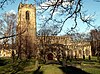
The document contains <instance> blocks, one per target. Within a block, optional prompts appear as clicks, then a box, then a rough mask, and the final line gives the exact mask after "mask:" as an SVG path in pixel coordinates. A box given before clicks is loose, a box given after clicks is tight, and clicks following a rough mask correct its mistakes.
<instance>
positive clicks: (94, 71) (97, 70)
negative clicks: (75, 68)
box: [82, 67, 100, 74]
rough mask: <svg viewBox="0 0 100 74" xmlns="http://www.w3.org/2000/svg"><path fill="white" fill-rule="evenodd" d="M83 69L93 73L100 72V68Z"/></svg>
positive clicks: (99, 73) (97, 73) (98, 73)
mask: <svg viewBox="0 0 100 74" xmlns="http://www.w3.org/2000/svg"><path fill="white" fill-rule="evenodd" d="M82 70H84V71H86V72H88V73H91V74H100V68H94V67H93V68H83V69H82Z"/></svg>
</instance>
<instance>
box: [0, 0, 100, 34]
mask: <svg viewBox="0 0 100 74" xmlns="http://www.w3.org/2000/svg"><path fill="white" fill-rule="evenodd" d="M0 1H1V0H0ZM20 1H21V0H15V3H12V4H10V3H9V4H8V5H7V4H5V6H4V9H3V10H2V9H0V14H1V13H3V12H9V11H15V12H16V13H17V11H18V5H19V3H20ZM37 1H38V0H37ZM33 2H34V0H29V1H28V2H27V3H29V4H30V3H32V4H33ZM83 4H84V8H83V11H85V10H86V11H87V14H95V16H94V18H95V22H94V23H92V24H93V25H97V26H100V2H94V1H93V0H83ZM37 19H38V18H37ZM37 22H38V20H37ZM67 24H69V25H70V24H72V23H70V21H68V22H67ZM79 24H80V25H78V27H77V29H79V30H80V32H89V30H90V29H93V28H92V27H91V28H90V29H88V30H86V24H84V23H82V22H80V21H79ZM69 25H65V26H64V28H63V31H62V32H61V33H62V34H63V33H64V32H65V31H66V27H70V26H69Z"/></svg>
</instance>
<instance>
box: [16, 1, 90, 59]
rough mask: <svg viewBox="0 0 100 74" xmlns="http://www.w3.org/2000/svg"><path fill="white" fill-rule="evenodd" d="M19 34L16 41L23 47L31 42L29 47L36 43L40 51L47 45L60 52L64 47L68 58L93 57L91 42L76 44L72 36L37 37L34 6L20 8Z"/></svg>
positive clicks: (21, 6)
mask: <svg viewBox="0 0 100 74" xmlns="http://www.w3.org/2000/svg"><path fill="white" fill-rule="evenodd" d="M17 34H18V36H17V38H16V40H17V42H21V43H18V44H19V45H21V46H23V47H24V45H25V43H27V42H29V45H30V44H31V46H33V44H34V43H35V44H37V45H40V46H39V47H38V49H41V45H43V44H45V45H46V46H45V47H46V48H47V49H48V50H49V47H48V46H50V45H52V44H54V45H53V46H52V48H55V47H57V50H58V49H59V50H58V51H60V48H61V49H62V48H63V46H64V49H66V51H65V52H66V57H67V56H73V57H74V56H76V57H78V58H81V57H83V55H85V56H91V45H90V42H85V41H83V42H74V41H73V40H72V39H71V37H70V36H37V35H36V8H35V6H33V5H32V4H21V3H20V5H19V7H18V25H17ZM20 39H21V41H20ZM25 39H26V41H27V42H25ZM55 44H56V45H55ZM62 45H63V46H62ZM59 46H60V47H59ZM58 47H59V48H58ZM33 48H34V47H33ZM51 50H52V49H50V51H51ZM54 52H55V51H54ZM53 54H54V53H53ZM55 54H56V53H55Z"/></svg>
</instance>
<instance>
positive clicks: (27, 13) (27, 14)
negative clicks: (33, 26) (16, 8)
mask: <svg viewBox="0 0 100 74" xmlns="http://www.w3.org/2000/svg"><path fill="white" fill-rule="evenodd" d="M26 20H27V21H29V20H30V15H29V11H26Z"/></svg>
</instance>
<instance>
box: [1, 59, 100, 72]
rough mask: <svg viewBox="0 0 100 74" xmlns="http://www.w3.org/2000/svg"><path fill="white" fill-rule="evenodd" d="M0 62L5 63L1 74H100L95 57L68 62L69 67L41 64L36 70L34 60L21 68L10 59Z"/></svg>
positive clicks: (23, 64)
mask: <svg viewBox="0 0 100 74" xmlns="http://www.w3.org/2000/svg"><path fill="white" fill-rule="evenodd" d="M0 61H3V64H4V65H1V66H0V74H82V73H83V74H84V73H85V72H87V74H88V73H91V74H100V63H98V62H97V61H96V59H95V57H93V59H92V60H91V61H89V60H87V59H86V60H84V61H80V60H78V61H75V60H73V61H71V62H69V61H68V62H67V67H62V66H61V65H58V64H47V65H45V64H39V66H40V67H38V68H36V65H35V62H34V61H33V60H31V61H28V62H24V61H23V62H21V63H20V65H19V66H17V65H18V63H14V64H12V62H11V60H9V59H6V60H5V59H2V60H0ZM79 62H81V63H79ZM0 63H1V62H0ZM1 64H2V63H1ZM81 72H82V73H81Z"/></svg>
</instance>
